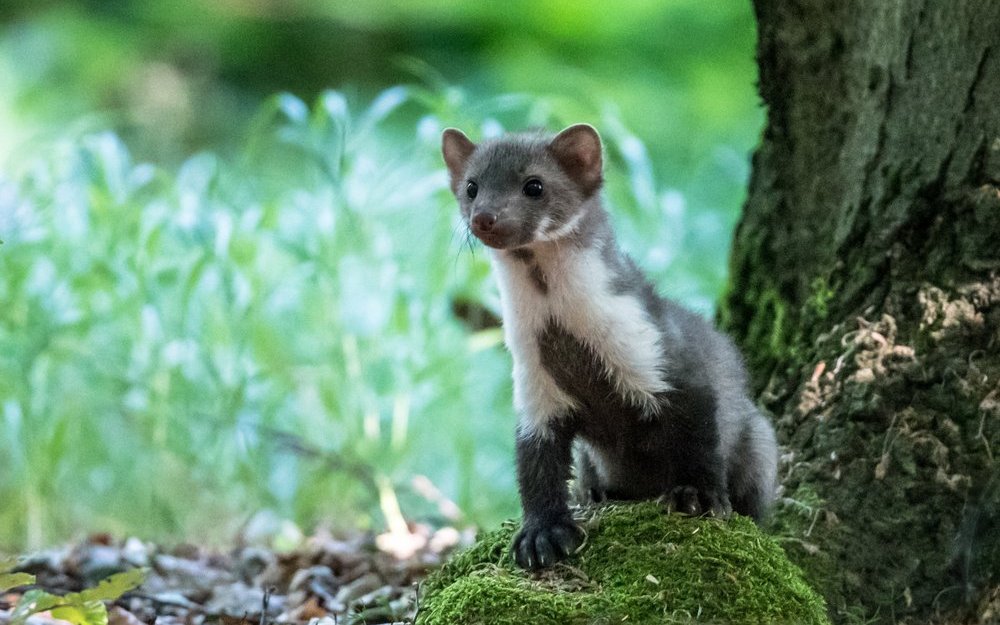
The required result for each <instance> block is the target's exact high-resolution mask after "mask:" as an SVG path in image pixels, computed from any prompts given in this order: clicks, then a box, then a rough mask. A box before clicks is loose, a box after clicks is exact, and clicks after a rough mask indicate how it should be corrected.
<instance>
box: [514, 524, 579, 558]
mask: <svg viewBox="0 0 1000 625" xmlns="http://www.w3.org/2000/svg"><path fill="white" fill-rule="evenodd" d="M583 538H584V534H583V530H582V529H580V527H579V526H578V525H577V524H576V523H574V522H573V521H572V519H563V520H560V521H556V522H555V523H548V524H544V523H538V522H532V521H525V523H524V525H522V526H521V531H519V532H518V533H517V535H515V536H514V544H513V545H512V546H511V548H510V550H511V553H512V554H513V555H514V561H515V562H517V565H518V566H519V567H521V568H523V569H532V570H537V569H542V568H545V567H547V566H551V565H553V564H555V563H556V562H558V561H560V560H562V559H563V558H565V557H567V556H569V555H570V554H572V553H574V552H575V551H576V550H577V549H578V548H579V547H580V545H582V544H583Z"/></svg>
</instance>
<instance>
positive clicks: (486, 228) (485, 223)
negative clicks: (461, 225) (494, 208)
mask: <svg viewBox="0 0 1000 625" xmlns="http://www.w3.org/2000/svg"><path fill="white" fill-rule="evenodd" d="M496 223H497V216H496V215H495V214H493V213H490V212H486V211H481V212H478V213H476V214H475V215H473V216H472V233H473V234H475V235H477V236H478V235H480V234H486V233H487V232H492V231H493V226H495V225H496Z"/></svg>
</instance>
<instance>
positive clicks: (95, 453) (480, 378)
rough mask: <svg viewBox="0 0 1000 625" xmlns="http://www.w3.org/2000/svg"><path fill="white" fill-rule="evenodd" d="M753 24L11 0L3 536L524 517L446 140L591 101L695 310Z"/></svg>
mask: <svg viewBox="0 0 1000 625" xmlns="http://www.w3.org/2000/svg"><path fill="white" fill-rule="evenodd" d="M753 37H754V32H753V18H752V15H751V13H750V7H749V3H746V5H744V4H743V3H711V4H705V3H702V2H696V1H693V0H673V1H671V2H658V1H657V2H653V1H644V2H632V3H622V4H619V5H613V4H609V3H604V2H578V1H572V2H571V1H568V0H533V1H532V2H527V1H524V2H521V1H516V2H508V3H473V2H460V1H458V0H446V1H441V0H435V1H434V2H431V1H430V0H418V1H406V2H404V1H402V0H398V1H384V0H383V1H377V2H376V1H373V2H360V1H358V0H354V1H352V2H340V1H337V0H297V1H296V0H286V1H281V0H226V1H219V2H213V1H209V0H176V1H174V2H146V1H143V0H118V1H110V0H90V1H83V0H81V1H78V2H72V1H69V0H4V2H3V3H2V4H0V93H2V94H3V97H2V98H0V240H2V241H3V243H2V244H0V549H3V548H7V549H11V550H21V549H24V548H31V547H37V546H40V545H44V544H49V543H52V542H54V541H59V540H65V539H67V538H70V537H72V536H74V535H76V534H77V533H79V532H82V531H94V530H104V531H110V532H113V533H116V534H126V533H137V534H140V535H142V536H147V537H150V538H158V539H180V538H183V537H192V536H198V537H199V539H200V540H206V541H224V540H226V539H228V538H230V537H231V536H232V534H233V532H235V531H237V530H238V529H239V528H240V527H245V525H246V524H247V523H248V522H250V519H251V518H260V517H259V515H258V516H255V515H256V514H257V513H259V512H260V511H268V512H267V514H270V515H272V516H273V517H274V518H276V519H287V520H289V521H291V522H292V523H294V524H297V525H298V526H299V527H304V528H309V527H311V526H312V525H314V524H315V523H317V522H323V523H326V524H328V525H334V526H352V527H371V528H379V527H382V526H384V525H385V523H386V517H387V515H388V516H392V515H393V514H395V513H394V511H395V510H397V509H399V510H402V514H403V516H405V518H407V519H415V520H426V521H430V522H432V523H443V522H447V523H460V524H461V523H473V524H485V525H491V524H495V523H497V522H498V521H499V520H500V519H501V518H504V517H506V516H511V515H514V514H516V513H517V496H516V490H515V486H514V480H513V469H512V467H513V462H512V443H513V437H512V431H513V425H514V415H513V411H512V409H511V405H510V403H511V402H510V383H509V379H510V375H509V368H510V363H509V357H508V356H507V354H506V353H505V351H504V350H503V348H502V345H501V343H500V331H499V328H498V327H497V321H496V314H497V308H498V305H497V304H498V303H497V297H496V293H495V290H494V288H493V285H492V282H491V280H490V277H489V267H488V263H487V259H486V254H485V253H484V252H483V251H482V250H481V248H477V247H476V246H466V236H465V233H464V232H463V230H462V227H461V225H460V223H459V221H458V219H457V211H456V208H455V204H454V200H453V198H452V197H451V196H450V194H449V192H448V190H447V186H446V177H445V172H444V171H443V166H442V164H441V162H440V157H439V152H438V147H439V135H440V131H441V130H442V129H443V128H444V127H446V126H459V127H461V128H463V129H465V130H466V131H468V132H469V134H470V135H471V136H473V138H474V139H475V138H482V137H484V136H490V135H495V134H497V133H500V132H502V131H504V130H505V129H521V128H525V127H532V126H543V127H547V128H549V129H552V130H557V129H559V128H560V127H562V126H564V125H566V124H568V123H572V122H576V121H588V122H590V123H593V124H594V125H596V126H597V127H598V128H599V129H600V130H601V131H602V133H603V135H604V137H605V140H606V148H607V153H608V168H609V171H608V175H607V178H608V190H607V196H608V199H609V205H610V208H611V210H612V213H613V218H614V221H615V223H616V225H617V227H618V229H619V231H620V234H621V236H622V238H623V240H624V243H625V245H626V246H627V247H628V248H629V249H630V250H632V251H633V253H634V255H635V256H636V257H637V259H638V261H639V262H640V264H641V265H642V266H643V267H645V268H646V269H647V270H648V271H649V273H650V275H651V276H652V277H653V278H654V280H655V281H656V282H657V283H658V284H659V286H660V287H661V290H662V291H664V292H665V293H667V294H669V295H671V296H674V297H676V298H678V299H680V300H682V301H684V302H685V303H687V304H688V305H689V306H691V307H693V308H695V309H696V310H699V311H700V312H702V313H704V314H706V315H709V314H711V312H712V308H713V303H714V301H715V299H716V298H717V297H718V295H719V293H720V292H721V290H722V289H723V288H724V284H725V278H726V272H725V261H726V254H727V252H728V247H729V239H730V236H731V232H732V228H733V225H734V223H735V220H736V218H737V216H738V213H739V207H740V202H741V201H742V198H743V192H744V186H745V183H746V178H747V173H748V154H749V151H750V149H751V148H752V146H753V143H754V141H755V140H756V136H757V133H758V131H759V128H760V125H761V122H762V114H761V112H760V110H759V108H758V106H757V101H756V96H755V94H754V88H753V81H754V78H755V67H754V63H753V58H752V54H753ZM274 94H277V95H274Z"/></svg>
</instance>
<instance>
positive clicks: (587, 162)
mask: <svg viewBox="0 0 1000 625" xmlns="http://www.w3.org/2000/svg"><path fill="white" fill-rule="evenodd" d="M549 152H551V153H552V155H553V156H554V157H555V158H556V161H558V162H559V165H560V166H561V167H562V168H563V170H564V171H565V172H566V173H567V174H569V177H570V178H572V179H573V180H574V181H575V182H576V183H577V184H578V185H580V188H581V189H582V190H583V193H584V195H588V196H589V195H591V194H592V193H594V192H595V191H597V189H599V188H600V186H601V180H602V177H601V168H602V165H603V161H602V160H601V136H600V135H598V134H597V131H596V130H594V127H593V126H591V125H590V124H575V125H573V126H570V127H569V128H567V129H565V130H563V131H562V132H560V133H559V134H557V135H556V136H555V138H554V139H552V142H551V143H549Z"/></svg>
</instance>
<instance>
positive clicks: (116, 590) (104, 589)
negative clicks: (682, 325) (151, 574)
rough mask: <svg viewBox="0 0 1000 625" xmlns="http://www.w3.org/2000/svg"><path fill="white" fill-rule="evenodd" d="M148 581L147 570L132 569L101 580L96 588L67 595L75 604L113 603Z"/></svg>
mask: <svg viewBox="0 0 1000 625" xmlns="http://www.w3.org/2000/svg"><path fill="white" fill-rule="evenodd" d="M144 581H146V569H131V570H129V571H125V572H124V573H115V574H114V575H112V576H110V577H108V578H106V579H103V580H101V583H99V584H98V585H97V586H95V587H94V588H87V589H86V590H81V591H80V592H77V593H72V594H69V595H66V597H65V598H66V599H70V600H72V601H73V602H74V603H84V602H88V601H112V600H114V599H117V598H118V597H121V596H122V595H123V594H125V593H126V592H128V591H130V590H132V589H133V588H136V587H137V586H139V585H140V584H142V583H143V582H144Z"/></svg>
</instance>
